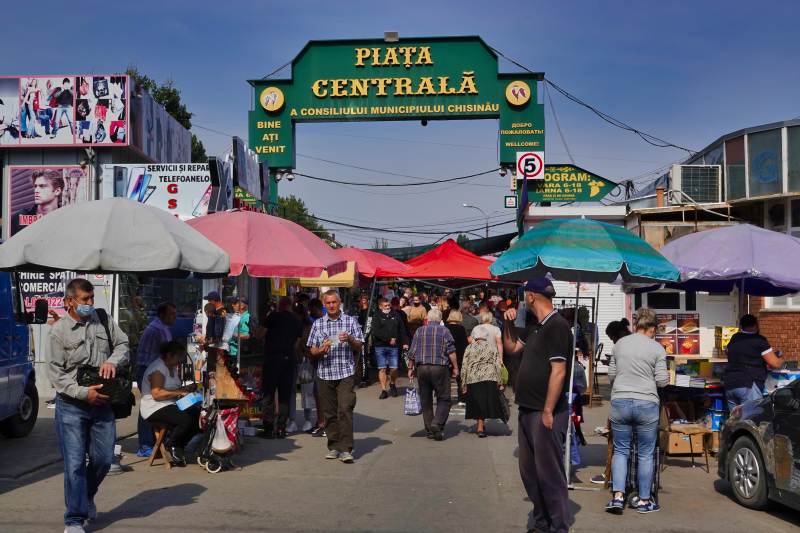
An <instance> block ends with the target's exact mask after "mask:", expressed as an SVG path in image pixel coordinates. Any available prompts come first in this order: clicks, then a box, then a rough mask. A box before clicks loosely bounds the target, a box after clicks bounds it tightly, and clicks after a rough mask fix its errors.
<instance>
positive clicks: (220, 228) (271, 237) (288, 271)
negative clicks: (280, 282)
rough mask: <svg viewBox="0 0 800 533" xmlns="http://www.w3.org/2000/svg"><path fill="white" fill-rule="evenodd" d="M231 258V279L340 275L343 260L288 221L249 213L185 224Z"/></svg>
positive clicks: (231, 213) (234, 212) (229, 213)
mask: <svg viewBox="0 0 800 533" xmlns="http://www.w3.org/2000/svg"><path fill="white" fill-rule="evenodd" d="M187 223H188V224H189V225H190V226H192V227H193V228H194V229H196V230H197V231H199V232H200V233H202V234H203V235H205V236H206V237H207V238H208V239H210V240H211V241H213V242H214V243H216V244H217V246H219V247H220V248H222V249H223V250H225V252H227V253H228V255H230V257H231V272H230V275H231V276H238V275H239V274H241V273H242V272H243V271H244V269H247V273H248V274H250V275H251V276H255V277H275V278H300V277H316V276H319V275H320V274H322V272H323V271H327V272H328V274H329V275H331V276H332V275H334V274H338V273H340V272H344V271H345V270H346V269H347V261H346V260H344V259H343V258H341V257H340V256H339V255H338V254H337V253H336V252H335V251H334V250H333V248H331V247H330V246H328V244H327V243H326V242H325V241H323V240H322V239H320V238H319V237H317V236H316V235H314V234H313V233H311V232H310V231H308V230H307V229H305V228H304V227H302V226H300V225H298V224H295V223H294V222H291V221H289V220H286V219H283V218H278V217H274V216H270V215H265V214H263V213H256V212H253V211H239V210H232V211H224V212H220V213H214V214H212V215H206V216H203V217H199V218H195V219H192V220H189V221H188V222H187Z"/></svg>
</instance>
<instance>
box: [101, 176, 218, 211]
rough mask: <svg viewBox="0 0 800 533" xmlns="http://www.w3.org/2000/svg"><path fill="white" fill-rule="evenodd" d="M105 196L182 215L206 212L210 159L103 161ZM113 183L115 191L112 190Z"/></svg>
mask: <svg viewBox="0 0 800 533" xmlns="http://www.w3.org/2000/svg"><path fill="white" fill-rule="evenodd" d="M103 176H104V178H105V177H107V176H113V181H112V180H110V179H103V183H104V187H105V189H104V191H103V192H104V195H103V196H105V197H110V196H112V195H113V196H117V197H123V198H128V199H131V200H135V201H137V202H140V203H143V204H147V205H152V206H155V207H158V208H160V209H164V210H165V211H168V212H170V213H172V214H174V215H176V216H178V217H179V218H181V219H183V220H186V219H189V218H194V217H199V216H203V215H205V214H207V213H208V206H209V202H210V201H211V189H212V187H211V174H210V173H209V170H208V164H207V163H154V164H142V165H140V164H128V165H103ZM112 183H113V191H111V190H109V189H108V188H109V187H110V184H112Z"/></svg>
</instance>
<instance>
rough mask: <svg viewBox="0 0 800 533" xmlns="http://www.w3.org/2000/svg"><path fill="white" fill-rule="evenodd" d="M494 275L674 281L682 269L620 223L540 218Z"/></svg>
mask: <svg viewBox="0 0 800 533" xmlns="http://www.w3.org/2000/svg"><path fill="white" fill-rule="evenodd" d="M489 270H491V272H492V274H494V275H495V276H497V277H499V278H501V279H505V280H511V281H525V280H529V279H531V278H534V277H537V276H545V275H548V274H549V275H551V276H552V277H553V278H554V279H558V280H564V281H583V282H607V283H610V282H613V281H615V280H616V279H617V277H618V276H621V277H622V280H623V281H625V282H630V283H636V282H651V281H660V282H667V281H678V280H679V279H680V272H678V269H677V268H676V267H675V266H673V265H672V263H670V262H669V261H667V260H666V259H665V258H664V256H663V255H661V254H660V253H659V252H658V251H657V250H655V249H654V248H653V247H652V246H650V245H649V244H647V243H646V242H645V241H644V240H643V239H640V238H639V237H637V236H636V235H634V234H633V233H631V232H630V231H628V230H627V229H625V228H624V227H622V226H615V225H613V224H608V223H606V222H600V221H597V220H590V219H583V218H578V219H575V218H573V219H563V220H547V221H544V222H539V223H538V224H536V225H535V226H533V227H532V228H531V229H529V230H528V231H527V232H525V234H523V235H522V237H520V238H519V240H518V241H517V242H515V243H514V244H512V245H511V247H510V248H509V249H508V250H506V251H505V252H503V254H502V255H501V256H500V257H499V258H498V259H497V261H495V262H494V263H493V264H492V266H491V267H489Z"/></svg>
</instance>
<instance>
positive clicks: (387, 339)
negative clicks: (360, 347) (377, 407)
mask: <svg viewBox="0 0 800 533" xmlns="http://www.w3.org/2000/svg"><path fill="white" fill-rule="evenodd" d="M372 338H373V341H374V346H375V359H377V361H378V379H379V380H380V382H381V395H380V399H381V400H384V399H386V398H387V397H389V395H390V394H391V395H392V397H395V396H397V385H396V383H397V367H398V366H399V361H400V357H399V350H398V348H399V347H400V346H402V347H403V349H404V350H407V349H408V334H407V333H406V328H405V324H403V319H402V317H401V316H400V314H399V313H398V312H397V311H393V310H392V308H391V305H389V300H387V299H386V298H380V299H379V300H378V314H377V316H375V318H374V319H373V324H372ZM387 367H388V368H389V376H388V379H387V376H386V368H387ZM387 385H388V391H387Z"/></svg>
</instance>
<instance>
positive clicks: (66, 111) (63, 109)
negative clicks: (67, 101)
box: [53, 106, 72, 135]
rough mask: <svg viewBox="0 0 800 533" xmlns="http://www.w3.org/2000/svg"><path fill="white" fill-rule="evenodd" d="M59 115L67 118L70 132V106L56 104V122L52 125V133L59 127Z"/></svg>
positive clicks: (56, 131)
mask: <svg viewBox="0 0 800 533" xmlns="http://www.w3.org/2000/svg"><path fill="white" fill-rule="evenodd" d="M61 117H65V118H66V119H67V125H68V126H69V132H70V133H72V106H58V108H57V109H56V123H55V125H54V126H53V135H55V134H56V133H58V130H59V129H61V124H60V123H61Z"/></svg>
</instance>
